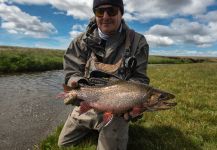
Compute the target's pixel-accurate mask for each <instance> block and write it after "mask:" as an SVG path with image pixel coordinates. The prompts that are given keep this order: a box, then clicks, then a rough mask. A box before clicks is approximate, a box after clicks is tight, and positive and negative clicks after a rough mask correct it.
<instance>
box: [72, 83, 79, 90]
mask: <svg viewBox="0 0 217 150" xmlns="http://www.w3.org/2000/svg"><path fill="white" fill-rule="evenodd" d="M78 86H79V85H78V82H76V81H72V82H71V87H72V88H74V89H75V88H77V87H78Z"/></svg>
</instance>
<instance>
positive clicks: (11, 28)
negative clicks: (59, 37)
mask: <svg viewBox="0 0 217 150" xmlns="http://www.w3.org/2000/svg"><path fill="white" fill-rule="evenodd" d="M0 18H1V19H2V20H3V21H2V24H1V27H2V28H3V29H5V30H7V31H8V32H9V33H12V34H18V33H19V34H23V35H26V36H31V37H36V38H44V37H47V36H48V35H49V34H53V33H56V32H57V31H56V29H55V27H54V26H53V25H52V24H51V23H47V22H42V21H40V20H39V18H38V17H36V16H30V15H29V14H27V13H25V12H23V11H22V10H20V8H18V7H17V6H13V5H6V4H4V3H0Z"/></svg>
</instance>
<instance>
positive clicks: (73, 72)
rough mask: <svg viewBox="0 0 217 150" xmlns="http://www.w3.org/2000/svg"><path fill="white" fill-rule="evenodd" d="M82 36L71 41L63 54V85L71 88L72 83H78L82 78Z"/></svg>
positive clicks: (83, 61)
mask: <svg viewBox="0 0 217 150" xmlns="http://www.w3.org/2000/svg"><path fill="white" fill-rule="evenodd" d="M81 39H82V35H81V36H80V37H78V38H76V39H75V40H74V41H72V42H71V43H70V45H69V47H68V49H67V50H66V52H65V54H64V59H63V68H64V73H65V84H67V85H68V86H71V82H72V81H76V82H78V81H80V80H82V79H84V78H83V76H84V71H85V64H86V58H87V54H86V51H87V50H86V47H85V46H84V44H82V41H81Z"/></svg>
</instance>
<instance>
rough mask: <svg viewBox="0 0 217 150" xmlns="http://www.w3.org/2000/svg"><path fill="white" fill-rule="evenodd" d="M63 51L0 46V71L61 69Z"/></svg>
mask: <svg viewBox="0 0 217 150" xmlns="http://www.w3.org/2000/svg"><path fill="white" fill-rule="evenodd" d="M63 53H64V51H60V50H49V49H36V48H22V47H6V46H1V47H0V73H1V74H2V73H13V72H35V71H46V70H55V69H62V64H63V63H62V62H63Z"/></svg>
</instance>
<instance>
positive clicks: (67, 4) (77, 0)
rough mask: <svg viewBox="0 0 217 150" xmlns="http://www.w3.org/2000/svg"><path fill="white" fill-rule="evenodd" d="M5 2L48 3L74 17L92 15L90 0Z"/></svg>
mask: <svg viewBox="0 0 217 150" xmlns="http://www.w3.org/2000/svg"><path fill="white" fill-rule="evenodd" d="M7 2H10V3H11V2H15V3H19V4H29V5H46V4H49V5H51V6H53V7H55V8H57V9H58V10H60V11H65V12H66V14H67V15H70V16H73V17H74V18H76V19H88V18H90V17H91V16H93V13H92V0H7Z"/></svg>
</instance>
